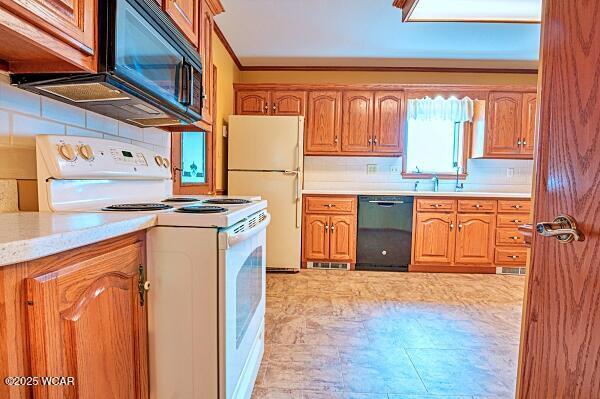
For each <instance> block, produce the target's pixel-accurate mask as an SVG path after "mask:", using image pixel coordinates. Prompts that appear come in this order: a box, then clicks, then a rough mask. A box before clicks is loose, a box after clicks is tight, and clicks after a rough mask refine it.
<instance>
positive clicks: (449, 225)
mask: <svg viewBox="0 0 600 399" xmlns="http://www.w3.org/2000/svg"><path fill="white" fill-rule="evenodd" d="M455 225H456V214H454V213H424V212H423V213H421V212H418V213H417V214H416V219H415V233H414V242H413V251H414V262H415V263H421V264H436V265H450V264H452V263H453V262H454V249H455V240H456V234H455V231H454V229H455Z"/></svg>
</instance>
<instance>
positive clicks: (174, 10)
mask: <svg viewBox="0 0 600 399" xmlns="http://www.w3.org/2000/svg"><path fill="white" fill-rule="evenodd" d="M201 1H202V0H164V9H165V12H166V13H167V14H169V16H170V17H171V18H172V19H173V22H175V25H177V26H178V27H179V29H180V30H181V31H182V32H183V33H184V34H185V35H186V36H187V38H188V39H189V40H190V42H192V44H193V45H194V46H196V47H198V43H199V40H198V39H199V37H200V29H199V23H200V18H199V14H200V2H201Z"/></svg>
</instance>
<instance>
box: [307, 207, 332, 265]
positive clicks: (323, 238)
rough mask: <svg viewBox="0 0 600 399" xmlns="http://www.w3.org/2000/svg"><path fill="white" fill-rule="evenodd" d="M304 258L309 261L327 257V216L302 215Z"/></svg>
mask: <svg viewBox="0 0 600 399" xmlns="http://www.w3.org/2000/svg"><path fill="white" fill-rule="evenodd" d="M304 258H305V259H306V260H309V261H311V260H316V261H318V260H327V259H329V216H327V215H306V216H305V217H304Z"/></svg>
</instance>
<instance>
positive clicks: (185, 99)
mask: <svg viewBox="0 0 600 399" xmlns="http://www.w3.org/2000/svg"><path fill="white" fill-rule="evenodd" d="M190 83H191V79H190V65H189V64H188V63H186V62H185V61H181V63H180V64H179V82H178V85H177V89H178V93H177V101H179V102H180V103H181V104H183V105H188V104H189V103H190V94H191V91H190Z"/></svg>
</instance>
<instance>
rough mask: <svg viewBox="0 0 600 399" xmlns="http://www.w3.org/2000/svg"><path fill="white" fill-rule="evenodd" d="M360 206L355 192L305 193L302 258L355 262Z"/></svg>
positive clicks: (307, 260)
mask: <svg viewBox="0 0 600 399" xmlns="http://www.w3.org/2000/svg"><path fill="white" fill-rule="evenodd" d="M356 209H357V199H356V197H353V196H307V197H305V198H304V226H303V237H302V261H303V262H304V263H306V262H340V263H351V264H353V263H355V262H356V223H357V220H356Z"/></svg>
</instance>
